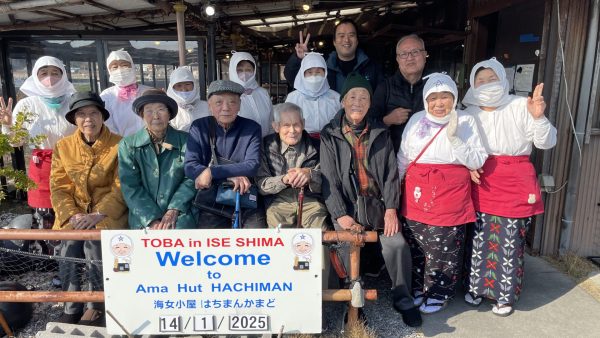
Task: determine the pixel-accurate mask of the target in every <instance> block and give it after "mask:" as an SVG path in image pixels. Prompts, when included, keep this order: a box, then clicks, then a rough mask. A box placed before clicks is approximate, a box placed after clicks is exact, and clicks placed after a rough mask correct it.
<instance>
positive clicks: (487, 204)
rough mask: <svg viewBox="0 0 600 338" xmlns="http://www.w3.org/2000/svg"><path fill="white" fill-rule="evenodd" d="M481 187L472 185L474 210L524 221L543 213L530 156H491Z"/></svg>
mask: <svg viewBox="0 0 600 338" xmlns="http://www.w3.org/2000/svg"><path fill="white" fill-rule="evenodd" d="M480 181H481V184H472V189H473V191H472V195H473V203H474V204H475V210H477V211H480V212H485V213H488V214H492V215H496V216H502V217H510V218H523V217H529V216H533V215H538V214H541V213H543V212H544V203H543V202H542V196H541V189H540V186H539V184H538V181H537V178H536V173H535V169H534V168H533V165H532V164H531V162H529V156H494V155H491V156H489V157H488V159H487V161H485V164H484V165H483V174H481V178H480Z"/></svg>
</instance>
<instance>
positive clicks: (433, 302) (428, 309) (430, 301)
mask: <svg viewBox="0 0 600 338" xmlns="http://www.w3.org/2000/svg"><path fill="white" fill-rule="evenodd" d="M446 305H447V302H445V301H443V300H439V299H435V298H427V300H426V301H425V302H424V303H423V304H421V306H419V311H421V313H422V314H426V315H429V314H432V313H436V312H440V311H442V309H443V308H445V307H446Z"/></svg>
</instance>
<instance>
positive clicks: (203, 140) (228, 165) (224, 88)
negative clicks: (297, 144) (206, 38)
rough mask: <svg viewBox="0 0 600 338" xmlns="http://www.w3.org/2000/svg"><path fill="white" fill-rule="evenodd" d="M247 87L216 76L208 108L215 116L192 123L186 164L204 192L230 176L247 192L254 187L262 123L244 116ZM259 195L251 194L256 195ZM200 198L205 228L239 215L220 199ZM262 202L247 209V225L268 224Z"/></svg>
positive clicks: (219, 225) (244, 218) (228, 224)
mask: <svg viewBox="0 0 600 338" xmlns="http://www.w3.org/2000/svg"><path fill="white" fill-rule="evenodd" d="M243 92H244V87H242V86H241V85H239V84H237V83H235V82H233V81H227V80H217V81H213V82H212V83H211V84H210V86H209V87H208V108H209V110H210V112H211V114H212V116H207V117H203V118H200V119H197V120H196V121H194V123H193V124H192V127H191V128H190V136H189V137H188V141H187V151H186V153H185V162H184V169H185V174H186V176H187V177H189V178H190V179H192V180H194V183H195V186H196V189H200V191H199V193H203V192H205V191H206V190H208V191H212V190H213V189H210V188H211V187H212V188H214V186H218V185H222V183H223V182H225V181H229V182H230V184H231V185H232V186H233V190H234V191H239V192H240V194H241V195H244V194H246V193H248V192H249V191H250V189H251V185H252V182H251V181H250V179H251V178H253V177H254V176H256V172H257V171H258V166H259V164H260V142H261V129H260V125H259V124H258V123H256V122H254V121H252V120H250V119H247V118H243V117H241V116H238V113H239V111H240V103H241V101H240V95H242V93H243ZM213 185H214V186H213ZM215 197H216V196H215ZM256 198H257V196H252V195H250V196H249V197H248V199H249V200H254V201H256ZM258 202H260V201H258ZM195 204H196V206H197V207H198V208H199V209H200V210H201V211H200V215H199V224H198V227H199V228H201V229H216V228H228V227H231V223H232V217H233V216H234V215H235V213H234V209H233V207H231V206H226V205H222V204H219V203H216V200H215V203H213V202H212V201H211V202H210V203H205V201H203V203H198V198H196V202H195ZM260 204H261V203H257V205H258V207H257V208H246V209H244V210H242V211H241V217H239V218H240V219H241V224H242V225H243V227H245V228H264V227H266V225H265V220H264V210H263V209H262V208H261V207H260Z"/></svg>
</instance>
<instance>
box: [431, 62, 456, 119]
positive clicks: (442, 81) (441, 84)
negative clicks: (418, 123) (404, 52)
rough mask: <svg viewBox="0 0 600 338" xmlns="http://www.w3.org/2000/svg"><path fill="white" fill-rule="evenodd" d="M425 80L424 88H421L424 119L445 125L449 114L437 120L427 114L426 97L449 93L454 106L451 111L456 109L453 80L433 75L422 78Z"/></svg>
mask: <svg viewBox="0 0 600 338" xmlns="http://www.w3.org/2000/svg"><path fill="white" fill-rule="evenodd" d="M424 79H427V82H425V86H424V87H423V105H424V106H425V112H426V113H427V114H426V115H425V117H427V118H428V119H429V120H431V121H433V122H436V123H446V122H448V120H449V119H450V114H448V115H446V116H444V117H442V118H439V117H436V116H433V115H432V114H430V113H429V107H428V105H427V97H428V96H429V95H430V94H432V93H441V92H449V93H452V95H453V96H454V104H453V105H452V109H456V103H457V102H458V89H457V88H456V83H454V80H452V78H451V77H450V76H448V75H446V74H442V73H433V74H431V75H429V76H426V77H424Z"/></svg>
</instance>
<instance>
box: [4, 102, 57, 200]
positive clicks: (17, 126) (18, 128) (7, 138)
mask: <svg viewBox="0 0 600 338" xmlns="http://www.w3.org/2000/svg"><path fill="white" fill-rule="evenodd" d="M35 118H36V115H35V114H34V113H33V112H31V111H30V110H29V108H28V107H25V108H24V110H22V111H20V112H17V115H16V118H15V121H14V124H13V125H12V126H11V127H10V132H9V133H7V134H0V156H4V155H6V154H9V153H11V152H12V151H13V146H14V145H27V144H33V145H39V144H40V143H41V142H42V141H44V139H45V138H46V136H45V135H37V136H34V137H31V136H30V135H29V131H28V130H27V129H26V128H25V125H26V124H27V123H31V122H33V120H34V119H35ZM0 176H5V177H6V178H7V179H9V180H12V181H13V182H14V185H15V188H16V189H17V190H21V191H27V190H29V189H33V188H35V187H36V184H35V182H33V181H32V180H31V179H30V178H29V177H27V174H26V173H25V171H23V170H16V169H14V168H0ZM5 198H6V193H5V192H4V191H3V190H0V201H2V200H4V199H5Z"/></svg>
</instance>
